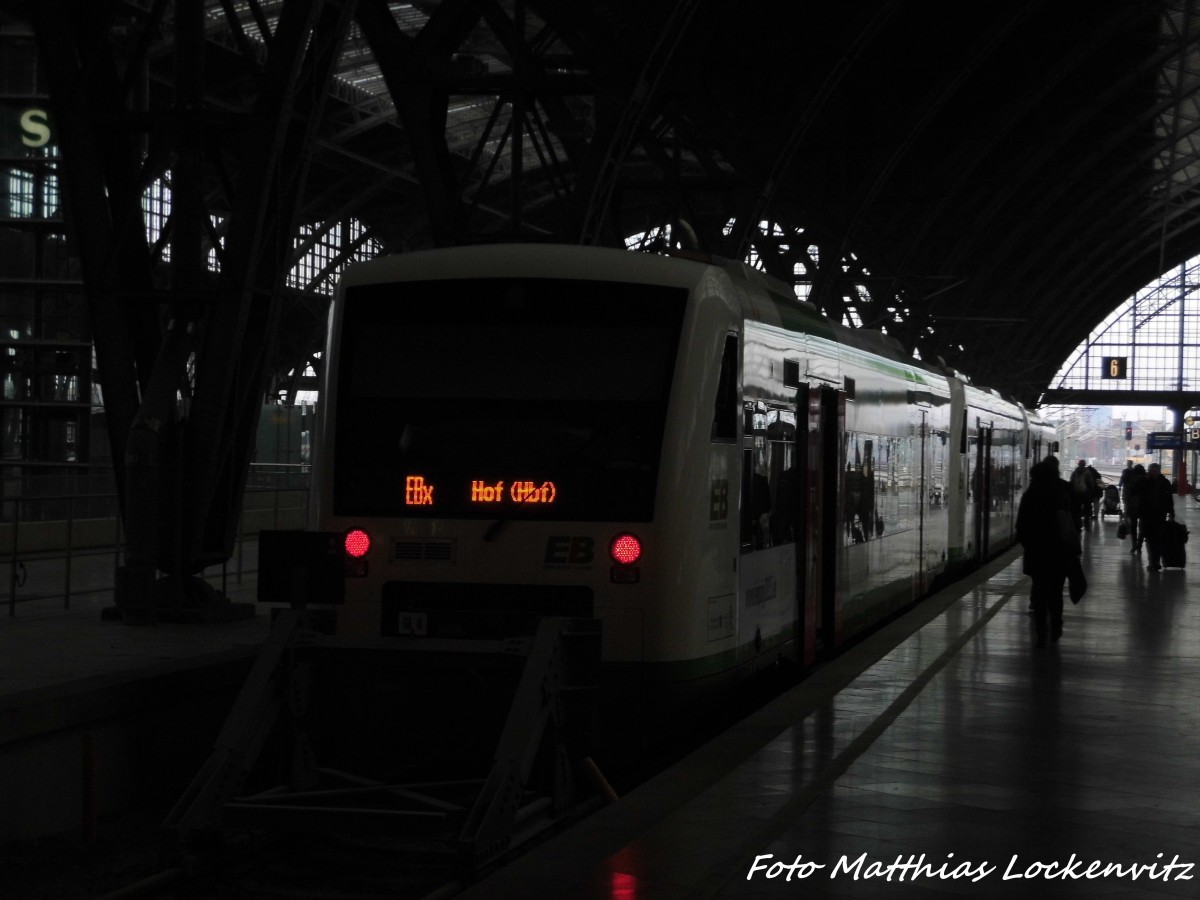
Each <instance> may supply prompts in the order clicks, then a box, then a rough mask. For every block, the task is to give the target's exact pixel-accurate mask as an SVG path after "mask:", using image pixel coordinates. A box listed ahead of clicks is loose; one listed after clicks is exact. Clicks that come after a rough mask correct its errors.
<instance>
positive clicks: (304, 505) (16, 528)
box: [0, 464, 309, 617]
mask: <svg viewBox="0 0 1200 900" xmlns="http://www.w3.org/2000/svg"><path fill="white" fill-rule="evenodd" d="M308 485H309V466H308V465H307V464H303V465H287V464H264V465H254V466H252V467H251V471H250V475H249V478H248V479H247V483H246V490H245V494H244V496H243V503H242V512H241V515H240V516H239V520H238V526H237V537H236V541H235V545H234V551H233V554H232V555H231V557H230V558H229V559H228V560H226V561H225V563H223V564H222V565H220V566H214V567H210V568H209V569H206V570H205V571H204V572H203V573H202V576H201V577H203V578H204V579H205V580H207V581H208V582H209V583H210V584H213V586H214V587H217V588H218V589H219V590H221V592H222V593H227V592H228V590H229V589H230V582H231V580H232V583H233V584H234V585H237V586H242V585H243V584H244V581H245V579H246V576H253V575H255V574H256V573H257V556H258V553H257V543H258V533H259V532H260V531H261V530H263V529H276V528H303V527H304V524H305V520H306V518H307V513H308ZM118 509H119V504H118V502H117V493H116V484H115V481H114V480H113V477H112V473H111V472H107V473H105V472H94V471H93V472H89V473H86V474H83V473H81V474H74V473H66V474H61V473H60V474H54V475H49V476H47V477H43V478H37V477H29V478H22V479H13V480H6V481H5V483H4V494H3V497H2V498H0V559H2V558H7V563H8V579H7V581H8V591H7V600H6V602H7V604H8V614H9V616H10V617H12V616H15V615H16V610H17V606H18V604H20V603H25V602H29V601H34V600H43V601H53V600H56V599H61V600H62V608H63V609H70V608H71V600H72V598H79V597H83V596H88V597H96V596H101V597H103V595H106V594H107V595H108V596H110V597H111V596H112V594H113V590H114V585H115V584H116V580H117V572H118V570H119V569H120V567H121V565H122V564H123V557H124V553H125V535H124V531H123V529H122V527H121V518H120V515H119V514H118Z"/></svg>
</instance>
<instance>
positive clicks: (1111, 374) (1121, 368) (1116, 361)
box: [1100, 356, 1128, 378]
mask: <svg viewBox="0 0 1200 900" xmlns="http://www.w3.org/2000/svg"><path fill="white" fill-rule="evenodd" d="M1127 363H1128V357H1125V356H1105V357H1104V358H1103V363H1102V366H1103V368H1102V369H1101V372H1100V377H1101V378H1126V377H1128V376H1127Z"/></svg>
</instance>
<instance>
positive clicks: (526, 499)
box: [404, 475, 558, 506]
mask: <svg viewBox="0 0 1200 900" xmlns="http://www.w3.org/2000/svg"><path fill="white" fill-rule="evenodd" d="M435 490H439V489H438V488H437V486H436V485H434V484H433V483H432V482H430V481H427V480H426V478H425V476H424V475H409V476H407V477H406V478H405V479H404V505H405V506H434V505H435V500H434V495H435ZM464 490H466V489H464ZM557 498H558V486H557V485H556V484H555V483H554V482H553V481H524V480H520V479H518V480H516V481H505V480H503V479H501V480H499V481H491V480H484V479H474V480H472V481H471V483H470V486H469V501H470V503H472V504H475V505H481V506H503V505H511V504H514V503H520V504H543V505H549V504H551V503H554V501H555V500H556V499H557Z"/></svg>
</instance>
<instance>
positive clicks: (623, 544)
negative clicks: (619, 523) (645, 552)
mask: <svg viewBox="0 0 1200 900" xmlns="http://www.w3.org/2000/svg"><path fill="white" fill-rule="evenodd" d="M608 553H609V555H610V556H611V557H612V559H613V562H615V563H616V564H617V565H620V566H632V565H633V564H634V563H636V562H637V561H638V560H639V559H641V558H642V542H641V541H640V540H638V537H637V535H635V534H628V533H625V534H618V535H617V536H616V537H615V538H613V539H612V542H611V543H610V544H609V545H608Z"/></svg>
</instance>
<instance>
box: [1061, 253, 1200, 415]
mask: <svg viewBox="0 0 1200 900" xmlns="http://www.w3.org/2000/svg"><path fill="white" fill-rule="evenodd" d="M1198 290H1200V256H1195V257H1192V258H1191V259H1189V260H1188V261H1187V262H1186V263H1184V264H1183V265H1181V266H1178V267H1177V268H1175V269H1172V270H1171V271H1169V272H1167V273H1165V274H1164V275H1162V276H1161V277H1160V278H1158V279H1157V280H1156V281H1154V282H1152V283H1150V284H1148V285H1146V286H1145V287H1144V288H1142V289H1141V290H1140V291H1138V292H1137V293H1136V294H1134V295H1133V296H1132V297H1130V298H1129V299H1128V300H1127V301H1126V302H1125V303H1124V304H1122V305H1121V306H1120V307H1118V308H1117V309H1115V310H1113V312H1112V313H1111V314H1110V315H1109V316H1108V317H1107V318H1105V319H1104V321H1103V322H1101V323H1100V324H1099V325H1097V326H1096V328H1095V329H1094V330H1093V331H1092V333H1091V334H1090V335H1089V336H1088V339H1087V340H1086V341H1085V342H1084V343H1082V344H1080V345H1079V346H1078V347H1077V348H1076V349H1075V351H1074V352H1073V353H1072V354H1071V355H1070V356H1069V357H1068V358H1067V360H1066V362H1065V363H1063V366H1062V368H1061V369H1059V371H1058V374H1057V375H1056V376H1055V378H1054V380H1053V382H1052V383H1051V386H1052V387H1055V388H1076V389H1089V388H1090V389H1100V388H1103V389H1106V390H1129V391H1182V390H1192V391H1194V390H1200V298H1198V297H1197V291H1198ZM1109 357H1123V358H1125V359H1126V361H1127V362H1126V373H1127V374H1126V377H1125V378H1124V379H1114V378H1106V377H1104V374H1105V372H1106V370H1105V369H1104V360H1105V359H1106V358H1109Z"/></svg>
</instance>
